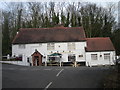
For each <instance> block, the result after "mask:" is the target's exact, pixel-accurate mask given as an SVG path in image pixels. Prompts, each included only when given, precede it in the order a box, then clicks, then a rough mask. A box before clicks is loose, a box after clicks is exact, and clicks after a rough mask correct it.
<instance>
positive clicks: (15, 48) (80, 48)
mask: <svg viewBox="0 0 120 90" xmlns="http://www.w3.org/2000/svg"><path fill="white" fill-rule="evenodd" d="M71 43H72V42H71ZM85 47H86V42H75V50H68V47H67V42H63V43H62V42H61V43H55V49H54V50H47V43H39V44H26V48H25V49H20V48H19V45H12V55H16V56H18V55H20V54H22V55H24V60H23V61H24V62H27V57H30V56H31V55H32V54H33V53H34V52H35V49H37V50H38V51H39V52H40V53H41V54H42V55H43V56H46V58H42V61H43V62H44V61H45V60H47V55H50V54H52V53H55V52H58V53H61V54H62V58H61V60H62V61H63V62H68V55H69V54H75V55H76V61H78V62H81V61H85ZM51 51H52V53H51ZM78 55H83V57H78Z"/></svg>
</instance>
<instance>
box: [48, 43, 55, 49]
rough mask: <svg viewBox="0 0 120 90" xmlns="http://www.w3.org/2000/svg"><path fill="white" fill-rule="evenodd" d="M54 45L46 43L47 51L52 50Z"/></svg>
mask: <svg viewBox="0 0 120 90" xmlns="http://www.w3.org/2000/svg"><path fill="white" fill-rule="evenodd" d="M54 48H55V47H54V43H48V44H47V50H54Z"/></svg>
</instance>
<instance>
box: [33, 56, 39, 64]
mask: <svg viewBox="0 0 120 90" xmlns="http://www.w3.org/2000/svg"><path fill="white" fill-rule="evenodd" d="M34 61H35V66H39V56H34Z"/></svg>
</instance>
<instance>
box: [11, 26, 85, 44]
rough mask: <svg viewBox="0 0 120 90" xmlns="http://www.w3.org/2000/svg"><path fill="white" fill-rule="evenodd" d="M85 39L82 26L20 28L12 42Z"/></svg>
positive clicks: (26, 42)
mask: <svg viewBox="0 0 120 90" xmlns="http://www.w3.org/2000/svg"><path fill="white" fill-rule="evenodd" d="M77 41H85V32H84V30H83V28H82V27H53V28H21V29H20V30H19V33H18V34H17V35H16V36H15V38H14V40H13V42H12V43H13V44H29V43H47V42H77Z"/></svg>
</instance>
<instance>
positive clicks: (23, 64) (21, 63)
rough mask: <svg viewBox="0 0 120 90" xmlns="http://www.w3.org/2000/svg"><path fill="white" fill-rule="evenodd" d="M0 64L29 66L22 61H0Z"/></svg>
mask: <svg viewBox="0 0 120 90" xmlns="http://www.w3.org/2000/svg"><path fill="white" fill-rule="evenodd" d="M0 62H1V63H8V64H16V65H22V66H30V63H25V62H22V61H0Z"/></svg>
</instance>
